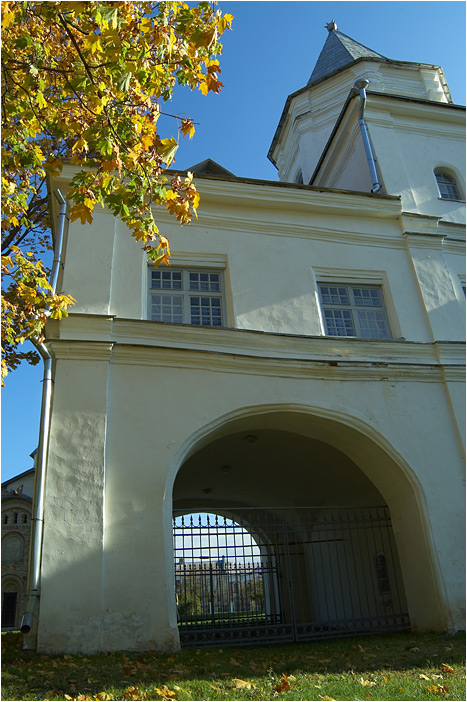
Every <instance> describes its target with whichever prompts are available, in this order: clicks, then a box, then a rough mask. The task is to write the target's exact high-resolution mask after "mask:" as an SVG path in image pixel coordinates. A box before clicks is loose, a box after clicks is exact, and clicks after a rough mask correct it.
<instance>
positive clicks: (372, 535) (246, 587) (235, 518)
mask: <svg viewBox="0 0 467 702" xmlns="http://www.w3.org/2000/svg"><path fill="white" fill-rule="evenodd" d="M173 528H174V555H175V588H176V600H177V611H178V626H179V631H180V640H181V643H182V645H190V644H192V645H197V646H200V645H203V644H204V645H210V644H211V645H212V644H214V643H222V645H227V644H229V643H230V644H232V645H237V646H238V645H240V644H252V643H266V642H274V641H298V640H306V639H313V638H324V637H333V636H334V637H337V636H345V635H354V634H357V633H376V632H378V633H381V632H390V631H404V630H407V629H409V628H410V623H409V617H408V614H407V605H406V600H405V595H404V588H403V584H402V576H401V572H400V566H399V561H398V558H397V550H396V546H395V542H394V537H393V533H392V527H391V519H390V515H389V510H388V508H387V507H365V508H349V507H332V508H331V507H326V508H322V507H320V508H316V507H311V508H294V509H260V508H255V509H239V508H235V509H232V510H227V509H225V508H221V509H212V510H211V511H210V512H209V513H207V512H206V510H205V509H204V510H201V509H200V510H199V512H194V510H193V511H192V512H191V513H190V514H188V515H187V514H185V515H178V516H174V520H173Z"/></svg>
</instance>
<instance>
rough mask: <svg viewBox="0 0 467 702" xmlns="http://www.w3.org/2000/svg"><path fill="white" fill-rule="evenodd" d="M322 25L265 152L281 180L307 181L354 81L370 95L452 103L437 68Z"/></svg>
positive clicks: (334, 25)
mask: <svg viewBox="0 0 467 702" xmlns="http://www.w3.org/2000/svg"><path fill="white" fill-rule="evenodd" d="M325 27H326V29H327V32H328V35H327V38H326V41H325V43H324V46H323V48H322V50H321V52H320V54H319V56H318V59H317V61H316V64H315V66H314V68H313V71H312V73H311V76H310V79H309V80H308V83H307V84H306V86H305V87H303V88H301V89H299V90H297V91H295V92H294V93H292V94H291V95H289V97H288V98H287V100H286V103H285V106H284V109H283V112H282V115H281V118H280V121H279V124H278V127H277V129H276V133H275V135H274V138H273V141H272V144H271V147H270V149H269V152H268V158H269V159H270V160H271V161H272V163H273V164H274V165H275V166H276V168H277V169H278V172H279V179H280V180H281V181H287V182H295V183H304V184H308V183H310V179H311V178H312V176H313V174H314V172H315V170H316V167H317V166H318V163H319V161H320V158H321V155H322V153H323V151H324V149H325V147H326V144H327V142H328V140H329V138H330V137H331V135H332V134H333V131H334V129H335V127H336V124H337V122H338V120H339V117H340V115H341V114H342V112H343V111H345V109H346V107H347V104H348V102H349V100H350V99H351V98H352V97H353V96H355V93H356V91H355V88H354V84H355V83H356V82H357V81H361V80H367V81H368V86H369V90H370V91H372V92H374V93H381V94H387V95H393V96H400V97H405V98H411V99H417V100H427V101H432V102H441V103H452V98H451V94H450V92H449V88H448V85H447V83H446V79H445V77H444V73H443V70H442V68H440V67H439V66H433V65H428V64H422V63H414V62H409V61H397V60H393V59H389V58H387V57H385V56H383V55H382V54H380V53H378V52H377V51H374V50H373V49H370V48H368V47H367V46H365V45H364V44H361V43H359V42H358V41H356V40H355V39H352V38H351V37H349V36H347V35H346V34H344V33H343V32H341V31H340V30H339V29H338V26H337V23H336V22H335V20H334V19H333V20H331V21H330V22H328V23H327V24H326V25H325Z"/></svg>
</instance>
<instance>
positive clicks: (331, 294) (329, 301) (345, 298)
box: [319, 285, 350, 305]
mask: <svg viewBox="0 0 467 702" xmlns="http://www.w3.org/2000/svg"><path fill="white" fill-rule="evenodd" d="M319 289H320V292H321V299H322V301H323V304H324V305H348V304H349V303H350V300H349V295H348V292H347V288H344V287H337V286H334V285H332V286H331V285H320V286H319Z"/></svg>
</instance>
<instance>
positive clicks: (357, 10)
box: [1, 0, 466, 481]
mask: <svg viewBox="0 0 467 702" xmlns="http://www.w3.org/2000/svg"><path fill="white" fill-rule="evenodd" d="M220 5H221V7H222V10H223V11H224V12H229V13H231V14H233V15H234V17H235V19H234V22H233V31H231V32H228V33H227V34H226V35H225V37H224V41H223V43H224V54H223V56H222V57H221V59H220V60H221V67H222V77H221V79H222V82H223V83H224V88H223V90H222V92H221V93H220V94H219V95H209V96H207V97H204V96H202V95H201V94H200V93H190V92H189V91H186V90H180V91H177V95H176V97H175V98H174V100H173V102H172V104H169V105H166V106H165V107H164V108H163V109H164V110H166V111H168V112H174V113H177V114H181V113H186V114H188V115H189V116H190V117H192V118H193V119H194V120H195V122H198V123H199V124H198V125H197V132H196V134H195V136H194V137H193V140H192V141H191V142H188V141H187V140H184V141H183V142H182V144H181V147H180V149H179V154H178V157H177V161H176V164H175V167H177V168H180V169H186V168H189V167H190V166H192V165H194V164H195V163H198V162H199V161H202V160H204V159H205V158H212V159H213V160H214V161H217V162H218V163H220V164H221V165H222V166H224V167H225V168H227V169H228V170H229V171H232V172H233V173H234V174H235V175H238V176H250V177H252V178H263V179H267V180H277V174H276V169H275V168H274V166H273V165H272V164H271V163H270V162H269V161H268V158H267V152H268V150H269V147H270V145H271V141H272V138H273V136H274V132H275V130H276V127H277V124H278V121H279V118H280V116H281V113H282V109H283V107H284V103H285V100H286V98H287V96H288V95H289V94H290V93H293V92H294V91H295V90H298V89H299V88H302V87H303V86H304V85H306V83H307V81H308V79H309V77H310V75H311V72H312V70H313V67H314V65H315V63H316V60H317V58H318V55H319V53H320V51H321V49H322V47H323V45H324V42H325V41H326V37H327V30H326V29H325V27H324V25H325V24H326V23H327V22H329V21H330V20H331V19H335V20H336V22H337V25H338V28H339V30H340V31H342V32H344V34H347V35H348V36H350V37H352V38H353V39H355V40H357V41H359V42H360V43H362V44H364V45H365V46H368V47H370V48H371V49H373V50H374V51H377V52H378V53H380V54H383V56H386V57H387V58H391V59H396V60H400V61H418V62H420V63H428V64H435V65H441V66H442V67H443V68H444V71H445V75H446V78H447V81H448V84H449V86H450V89H451V93H452V96H453V100H454V102H455V103H457V104H461V105H465V85H466V79H465V63H466V62H465V26H466V16H465V13H466V4H465V2H464V1H463V0H458V1H455V2H431V1H426V0H419V1H418V2H407V1H406V0H399V1H397V2H384V1H379V2H373V1H368V2H350V1H349V2H314V1H313V2H311V1H309V0H303V1H301V2H295V1H293V0H292V1H290V2H283V1H281V0H278V1H277V2H271V1H269V0H264V1H263V2H250V1H245V2H229V1H228V0H226V1H225V2H221V3H220ZM370 89H371V86H370ZM172 122H173V120H170V118H168V117H164V118H161V119H160V121H159V127H160V130H161V133H162V136H168V134H169V133H170V132H171V131H172V130H173V127H172ZM41 378H42V372H41V366H37V367H36V368H31V367H29V366H23V367H21V368H20V369H19V370H18V371H16V372H15V373H13V374H11V376H9V377H8V378H7V379H6V388H3V389H2V392H1V394H2V481H4V480H7V479H8V478H10V477H12V476H13V475H15V474H17V473H20V472H22V471H25V470H27V469H28V468H30V467H32V460H31V459H30V457H29V454H30V453H31V451H33V450H34V448H35V447H36V443H37V436H38V425H39V413H40V400H41V390H42V383H41Z"/></svg>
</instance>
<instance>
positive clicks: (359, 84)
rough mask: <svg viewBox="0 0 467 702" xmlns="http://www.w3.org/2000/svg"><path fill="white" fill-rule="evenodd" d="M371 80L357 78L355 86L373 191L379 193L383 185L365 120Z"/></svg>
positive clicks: (359, 120)
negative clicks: (358, 99)
mask: <svg viewBox="0 0 467 702" xmlns="http://www.w3.org/2000/svg"><path fill="white" fill-rule="evenodd" d="M369 82H370V81H369V80H366V78H363V79H361V80H357V81H356V82H355V83H354V88H355V89H356V90H358V91H359V93H360V106H359V108H358V124H359V125H360V131H361V133H362V139H363V146H364V147H365V153H366V158H367V161H368V166H369V168H370V175H371V178H372V180H373V187H372V188H371V192H372V193H377V192H379V191H380V190H381V188H382V185H381V183H380V182H379V179H378V172H377V170H376V161H375V157H374V155H373V149H372V147H371V142H370V135H369V133H368V126H367V123H366V121H365V117H364V112H365V105H366V89H367V87H368V84H369Z"/></svg>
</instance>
